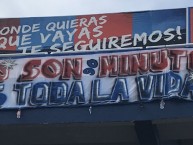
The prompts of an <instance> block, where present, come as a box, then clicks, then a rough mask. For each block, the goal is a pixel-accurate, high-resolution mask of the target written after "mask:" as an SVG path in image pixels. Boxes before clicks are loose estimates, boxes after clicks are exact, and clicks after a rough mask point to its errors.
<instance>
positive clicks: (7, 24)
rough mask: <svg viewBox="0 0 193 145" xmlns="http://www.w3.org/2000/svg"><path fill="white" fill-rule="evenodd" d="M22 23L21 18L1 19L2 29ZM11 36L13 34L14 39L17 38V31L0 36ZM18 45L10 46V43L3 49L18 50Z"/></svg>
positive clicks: (0, 27)
mask: <svg viewBox="0 0 193 145" xmlns="http://www.w3.org/2000/svg"><path fill="white" fill-rule="evenodd" d="M19 25H20V19H1V20H0V30H1V29H3V28H4V27H10V28H11V27H12V26H15V27H17V26H19ZM10 36H13V41H14V40H16V36H17V35H16V33H13V34H7V35H6V36H1V35H0V37H6V38H7V39H9V37H10ZM16 49H17V46H10V45H9V44H7V45H6V49H3V50H16Z"/></svg>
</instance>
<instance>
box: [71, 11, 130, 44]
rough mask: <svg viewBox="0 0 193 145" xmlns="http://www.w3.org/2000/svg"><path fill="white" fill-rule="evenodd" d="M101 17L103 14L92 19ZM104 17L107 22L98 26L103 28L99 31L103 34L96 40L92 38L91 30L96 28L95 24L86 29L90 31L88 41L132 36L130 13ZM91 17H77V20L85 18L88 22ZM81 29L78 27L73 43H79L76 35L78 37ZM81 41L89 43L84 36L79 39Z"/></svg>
mask: <svg viewBox="0 0 193 145" xmlns="http://www.w3.org/2000/svg"><path fill="white" fill-rule="evenodd" d="M101 16H104V14H103V15H94V17H95V18H96V19H97V20H98V19H99V18H100V17H101ZM105 16H107V17H106V18H105V20H107V22H106V23H105V24H103V25H99V26H102V27H103V28H101V29H100V30H101V31H102V32H103V34H102V35H100V36H99V37H97V38H95V37H93V34H94V33H93V28H95V27H96V25H95V24H92V25H90V26H89V27H88V29H89V31H90V39H93V40H94V42H96V40H97V39H102V38H109V37H111V36H117V37H120V36H122V35H128V34H131V35H132V14H131V13H127V14H106V15H105ZM91 17H93V16H79V17H77V19H81V18H87V20H90V18H91ZM82 28H83V27H78V31H77V32H76V33H75V38H74V42H75V43H76V42H78V41H80V40H79V39H78V35H79V33H80V31H81V29H82ZM81 40H85V41H86V42H88V41H89V40H88V39H87V38H86V36H84V37H83V38H81Z"/></svg>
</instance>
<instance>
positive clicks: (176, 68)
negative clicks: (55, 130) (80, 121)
mask: <svg viewBox="0 0 193 145" xmlns="http://www.w3.org/2000/svg"><path fill="white" fill-rule="evenodd" d="M192 20H193V9H192V8H188V9H172V10H159V11H146V12H134V13H116V14H99V15H85V16H66V17H39V18H38V17H37V18H18V19H17V18H12V19H0V53H1V55H0V107H1V108H2V109H4V108H5V109H7V108H34V107H58V106H60V107H69V106H87V105H88V106H92V105H104V104H121V103H126V104H127V103H133V102H149V101H154V100H165V99H171V98H177V99H183V100H187V101H192V100H193V96H192V91H193V46H192V45H191V43H192V42H193V39H192V38H193V37H192V36H193V27H192V26H193V25H192V24H193V21H192Z"/></svg>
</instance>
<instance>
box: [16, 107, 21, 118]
mask: <svg viewBox="0 0 193 145" xmlns="http://www.w3.org/2000/svg"><path fill="white" fill-rule="evenodd" d="M16 116H17V119H20V118H21V109H20V108H19V109H18V110H17V113H16Z"/></svg>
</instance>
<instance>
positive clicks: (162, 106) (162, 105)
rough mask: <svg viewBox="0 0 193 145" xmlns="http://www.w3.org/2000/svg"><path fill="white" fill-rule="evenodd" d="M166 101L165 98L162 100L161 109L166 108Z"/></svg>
mask: <svg viewBox="0 0 193 145" xmlns="http://www.w3.org/2000/svg"><path fill="white" fill-rule="evenodd" d="M165 104H166V103H165V102H164V99H162V100H161V101H160V109H164V107H165Z"/></svg>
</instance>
